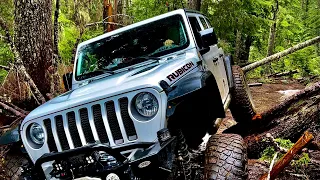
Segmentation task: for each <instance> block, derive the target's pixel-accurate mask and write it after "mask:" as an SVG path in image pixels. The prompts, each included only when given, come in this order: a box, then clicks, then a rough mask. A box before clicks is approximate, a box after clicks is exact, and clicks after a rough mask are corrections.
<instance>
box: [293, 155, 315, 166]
mask: <svg viewBox="0 0 320 180" xmlns="http://www.w3.org/2000/svg"><path fill="white" fill-rule="evenodd" d="M310 162H311V160H310V158H309V155H308V153H302V156H301V157H300V159H298V160H294V161H292V162H291V166H294V167H295V168H296V169H300V168H305V167H306V166H308V165H309V163H310Z"/></svg>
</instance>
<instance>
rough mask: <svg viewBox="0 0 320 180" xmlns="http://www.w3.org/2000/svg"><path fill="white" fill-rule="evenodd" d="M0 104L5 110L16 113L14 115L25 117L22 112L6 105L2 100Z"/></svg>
mask: <svg viewBox="0 0 320 180" xmlns="http://www.w3.org/2000/svg"><path fill="white" fill-rule="evenodd" d="M0 106H2V107H3V108H4V109H6V110H8V111H10V112H12V113H13V114H14V115H16V116H19V117H25V116H26V115H25V114H23V113H22V112H19V111H17V110H15V109H13V108H12V107H10V106H8V105H6V104H5V103H3V102H0Z"/></svg>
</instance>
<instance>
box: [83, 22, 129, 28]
mask: <svg viewBox="0 0 320 180" xmlns="http://www.w3.org/2000/svg"><path fill="white" fill-rule="evenodd" d="M103 24H111V25H117V26H121V27H124V26H125V25H123V24H120V23H114V22H104V21H100V22H94V23H89V24H86V25H85V27H90V26H96V25H103Z"/></svg>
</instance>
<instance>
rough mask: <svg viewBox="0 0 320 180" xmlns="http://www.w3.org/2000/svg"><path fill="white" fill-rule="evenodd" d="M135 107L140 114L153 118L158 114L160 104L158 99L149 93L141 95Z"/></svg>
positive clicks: (137, 98)
mask: <svg viewBox="0 0 320 180" xmlns="http://www.w3.org/2000/svg"><path fill="white" fill-rule="evenodd" d="M135 106H136V109H137V111H138V113H139V114H141V115H142V116H145V117H152V116H154V115H155V114H157V112H158V109H159V103H158V100H157V98H156V97H155V96H154V95H153V94H151V93H148V92H144V93H140V94H138V95H137V97H136V101H135Z"/></svg>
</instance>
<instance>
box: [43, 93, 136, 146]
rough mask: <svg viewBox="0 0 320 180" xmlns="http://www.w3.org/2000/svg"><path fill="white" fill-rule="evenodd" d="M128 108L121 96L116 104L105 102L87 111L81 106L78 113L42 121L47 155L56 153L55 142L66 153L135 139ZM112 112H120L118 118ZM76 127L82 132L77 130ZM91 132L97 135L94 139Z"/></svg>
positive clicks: (73, 112)
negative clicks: (66, 151) (95, 144)
mask: <svg viewBox="0 0 320 180" xmlns="http://www.w3.org/2000/svg"><path fill="white" fill-rule="evenodd" d="M128 107H129V101H128V98H127V97H124V98H120V99H118V103H115V102H114V101H106V102H104V103H103V104H94V105H92V106H91V108H90V107H89V108H90V109H89V108H88V107H85V108H81V109H79V110H78V112H76V111H69V112H67V113H66V114H60V115H56V116H54V118H50V119H45V120H43V122H44V126H45V128H46V131H47V138H48V140H47V143H48V147H49V150H50V152H53V151H58V149H59V148H57V143H59V144H58V146H60V148H61V150H68V149H71V148H72V147H73V148H77V147H81V146H83V145H86V144H90V143H95V142H96V141H100V142H101V143H106V144H109V141H110V140H111V139H112V140H113V141H114V143H115V144H116V145H118V144H123V143H124V142H128V141H133V140H136V139H137V138H138V137H137V133H136V129H135V127H134V123H133V121H132V119H131V118H130V116H129V112H128ZM116 112H120V116H119V115H118V116H117V114H116ZM105 125H108V126H109V127H107V126H105ZM52 126H55V128H53V127H52ZM79 127H81V129H82V131H79ZM54 130H56V133H55V132H54ZM66 131H69V133H70V138H69V141H70V139H71V141H72V145H71V144H70V142H69V141H68V138H67V134H68V133H67V132H66ZM94 133H96V134H97V137H96V138H95V137H94ZM54 134H56V137H55V136H54ZM108 134H109V136H108ZM110 135H111V136H112V137H110ZM81 136H82V137H84V138H83V139H84V140H85V143H84V144H83V142H82V141H81ZM55 138H57V139H55Z"/></svg>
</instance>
